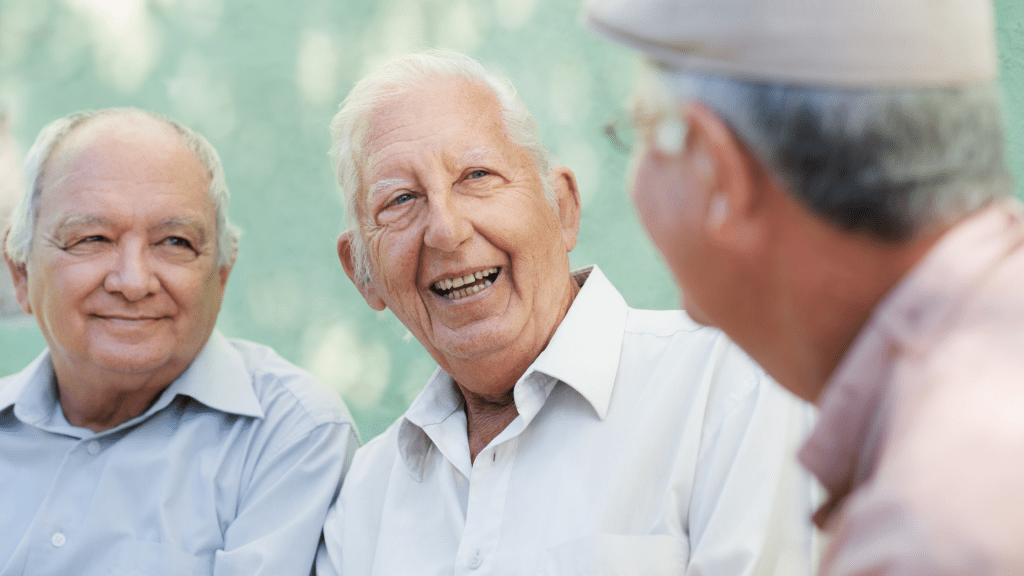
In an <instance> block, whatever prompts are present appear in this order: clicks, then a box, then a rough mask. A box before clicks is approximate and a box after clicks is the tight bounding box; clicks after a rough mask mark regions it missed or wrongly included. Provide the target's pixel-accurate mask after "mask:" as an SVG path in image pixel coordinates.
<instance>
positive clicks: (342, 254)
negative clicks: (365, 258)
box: [338, 230, 387, 312]
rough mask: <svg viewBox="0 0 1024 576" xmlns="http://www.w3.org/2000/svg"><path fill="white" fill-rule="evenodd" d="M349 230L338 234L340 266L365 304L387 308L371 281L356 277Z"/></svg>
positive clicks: (375, 308) (378, 309)
mask: <svg viewBox="0 0 1024 576" xmlns="http://www.w3.org/2000/svg"><path fill="white" fill-rule="evenodd" d="M351 233H352V231H351V230H347V231H345V232H342V233H341V236H338V260H340V261H341V267H342V268H344V269H345V274H346V275H347V276H348V278H349V280H351V281H352V283H353V284H355V286H356V289H357V290H359V293H360V294H362V296H363V300H366V304H367V305H368V306H369V307H370V308H373V309H374V310H376V311H378V312H380V311H381V310H383V309H385V308H387V305H386V304H385V303H384V299H383V298H381V297H380V296H379V295H378V294H377V289H376V288H375V287H374V286H373V282H372V281H371V280H370V279H369V278H357V277H356V266H355V260H354V257H353V254H352V239H351V238H350V237H349V234H351Z"/></svg>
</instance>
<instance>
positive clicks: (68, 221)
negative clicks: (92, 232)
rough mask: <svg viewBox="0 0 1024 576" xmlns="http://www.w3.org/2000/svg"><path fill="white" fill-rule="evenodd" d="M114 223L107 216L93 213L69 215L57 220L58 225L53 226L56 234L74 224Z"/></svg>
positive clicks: (104, 224) (101, 224)
mask: <svg viewBox="0 0 1024 576" xmlns="http://www.w3.org/2000/svg"><path fill="white" fill-rule="evenodd" d="M112 225H113V222H111V221H110V220H107V219H106V218H104V217H102V216H95V215H92V214H90V215H87V216H79V215H72V216H67V217H65V218H64V219H63V220H61V221H59V222H57V225H56V226H54V227H53V231H54V233H55V234H56V233H60V232H62V231H64V230H66V229H68V228H72V227H74V226H112Z"/></svg>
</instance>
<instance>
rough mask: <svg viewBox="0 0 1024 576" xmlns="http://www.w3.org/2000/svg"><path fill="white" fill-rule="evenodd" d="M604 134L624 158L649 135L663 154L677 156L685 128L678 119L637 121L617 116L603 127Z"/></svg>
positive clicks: (684, 141)
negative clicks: (624, 155)
mask: <svg viewBox="0 0 1024 576" xmlns="http://www.w3.org/2000/svg"><path fill="white" fill-rule="evenodd" d="M603 131H604V134H605V136H607V137H608V140H609V141H611V143H612V146H613V147H614V148H615V149H616V150H618V151H619V152H622V153H623V154H629V153H630V152H632V151H633V148H634V147H636V143H637V141H638V140H639V139H642V138H646V137H647V136H648V134H651V132H653V134H651V135H652V136H653V137H654V145H655V147H656V148H657V149H658V151H660V152H662V153H664V154H670V155H672V154H678V153H680V152H682V151H683V147H684V146H685V144H686V124H685V123H684V122H683V121H682V119H680V118H675V117H669V116H665V115H657V116H643V117H640V118H637V117H635V116H634V115H633V114H631V113H629V112H620V113H618V114H616V115H615V116H613V117H612V118H611V119H610V120H609V121H608V122H606V123H605V125H604V129H603ZM638 133H640V136H638V135H637V134H638Z"/></svg>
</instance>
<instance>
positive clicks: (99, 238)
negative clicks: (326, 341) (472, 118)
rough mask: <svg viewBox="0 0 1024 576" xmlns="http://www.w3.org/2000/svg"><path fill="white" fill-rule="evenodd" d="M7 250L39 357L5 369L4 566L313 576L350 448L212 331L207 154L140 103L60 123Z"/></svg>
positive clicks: (31, 159) (299, 376)
mask: <svg viewBox="0 0 1024 576" xmlns="http://www.w3.org/2000/svg"><path fill="white" fill-rule="evenodd" d="M26 168H27V170H26V172H27V174H28V175H29V182H28V185H27V186H26V190H25V196H24V198H23V200H22V204H21V205H20V207H19V208H18V209H17V210H16V211H15V213H14V215H13V217H12V228H11V231H10V233H9V235H8V238H7V242H6V249H5V258H6V260H7V264H8V267H9V268H10V271H11V274H12V276H13V277H14V281H15V288H16V291H17V297H18V302H19V303H20V304H21V307H22V308H23V309H24V310H25V312H28V313H31V314H33V315H35V318H36V320H37V321H38V323H39V327H40V329H41V330H42V332H43V336H44V338H45V339H46V342H47V344H48V345H49V348H48V350H46V351H45V352H43V354H42V355H41V356H40V357H39V358H37V359H36V360H35V361H34V362H32V363H31V364H30V365H29V366H28V367H27V368H25V369H24V370H23V371H22V372H20V373H18V374H15V375H13V376H9V377H7V378H4V379H3V380H0V486H3V495H4V505H3V507H2V508H0V575H2V576H8V575H11V576H13V575H15V574H17V575H19V576H20V575H23V574H24V575H31V574H40V575H43V574H46V575H52V574H76V575H93V574H96V575H99V574H126V575H127V574H215V575H217V574H248V575H254V574H266V575H273V576H278V575H281V574H305V573H308V572H309V570H310V567H311V566H312V563H313V556H314V552H315V550H316V543H317V540H318V538H319V535H320V529H321V526H322V524H323V519H324V516H325V515H326V513H327V508H328V506H329V505H330V503H331V502H332V500H333V498H334V497H335V496H336V494H337V488H338V484H339V481H340V480H341V477H342V474H343V471H344V469H345V467H346V465H347V463H348V462H349V461H350V458H349V454H350V452H352V451H354V448H355V446H356V444H357V439H356V437H355V433H354V430H353V427H352V425H351V423H350V418H349V416H348V414H347V411H346V410H345V408H344V406H343V405H342V403H341V401H340V400H339V399H338V398H337V397H336V396H334V395H332V394H331V393H330V392H329V391H328V390H326V389H325V388H324V387H323V385H322V384H320V383H319V382H317V381H315V380H314V379H313V378H312V377H311V376H310V375H309V374H307V373H305V372H303V371H302V370H300V369H298V368H297V367H295V366H292V365H291V364H289V363H287V362H286V361H284V360H283V359H282V358H280V357H279V356H277V355H276V354H275V353H274V352H273V351H272V350H270V349H269V348H266V347H264V346H259V345H256V344H252V343H249V342H244V341H241V340H229V339H227V338H225V337H224V336H221V335H220V334H219V333H217V332H214V331H213V327H214V322H215V320H216V318H217V312H218V310H219V308H220V303H221V298H222V296H223V294H224V285H225V283H226V282H227V279H228V273H229V272H230V271H231V266H232V264H233V262H234V258H235V245H236V233H235V232H234V229H233V227H232V226H231V225H230V224H229V223H228V220H227V199H228V190H227V186H226V184H225V182H224V174H223V171H222V169H221V165H220V160H219V159H218V157H217V153H216V151H214V149H213V147H211V146H210V144H209V143H208V142H207V141H206V140H205V139H204V138H203V137H202V136H200V135H198V134H196V133H195V132H193V131H191V130H189V129H188V128H185V127H184V126H181V125H180V124H178V123H176V122H174V121H172V120H170V119H168V118H165V117H162V116H158V115H156V114H153V113H149V112H143V111H139V110H124V109H111V110H102V111H98V112H85V113H78V114H73V115H71V116H68V117H65V118H61V119H59V120H57V121H55V122H53V123H51V124H49V125H48V126H46V127H45V128H44V129H43V131H42V132H41V133H40V135H39V138H38V139H37V140H36V143H35V145H34V146H33V148H32V149H31V150H30V151H29V154H28V157H27V159H26Z"/></svg>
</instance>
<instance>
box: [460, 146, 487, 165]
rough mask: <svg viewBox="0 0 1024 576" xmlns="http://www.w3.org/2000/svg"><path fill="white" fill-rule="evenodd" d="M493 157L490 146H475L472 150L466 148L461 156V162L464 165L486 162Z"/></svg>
mask: <svg viewBox="0 0 1024 576" xmlns="http://www.w3.org/2000/svg"><path fill="white" fill-rule="evenodd" d="M490 158H491V150H490V149H488V148H474V149H472V150H466V151H465V152H463V153H462V155H461V156H459V162H460V163H461V164H463V165H467V164H486V163H487V161H488V160H490Z"/></svg>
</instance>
